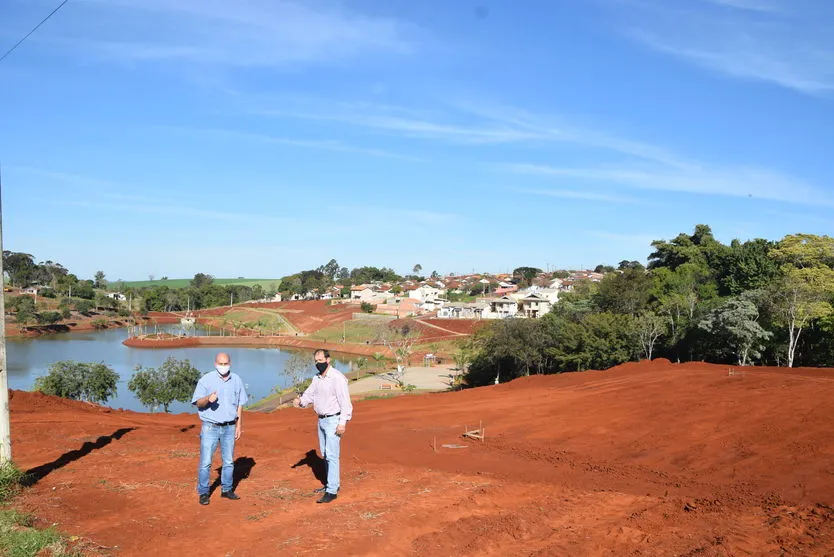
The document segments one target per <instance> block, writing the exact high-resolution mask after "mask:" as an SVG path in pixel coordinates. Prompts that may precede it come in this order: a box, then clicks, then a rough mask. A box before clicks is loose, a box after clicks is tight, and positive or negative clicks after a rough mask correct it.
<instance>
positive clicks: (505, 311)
mask: <svg viewBox="0 0 834 557" xmlns="http://www.w3.org/2000/svg"><path fill="white" fill-rule="evenodd" d="M489 311H490V314H491V315H490V317H491V318H492V319H506V318H507V317H514V316H515V314H516V313H518V300H516V299H514V298H511V297H510V296H501V297H500V298H495V299H492V300H490V301H489Z"/></svg>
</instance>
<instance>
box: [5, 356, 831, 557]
mask: <svg viewBox="0 0 834 557" xmlns="http://www.w3.org/2000/svg"><path fill="white" fill-rule="evenodd" d="M736 369H737V370H738V369H739V368H736ZM744 371H745V374H744V375H737V374H736V375H729V374H728V368H727V366H718V365H709V364H698V363H692V364H684V365H671V364H669V362H668V361H665V360H661V361H655V362H643V363H640V364H627V365H623V366H619V367H617V368H614V369H611V370H608V371H589V372H584V373H574V374H565V375H560V376H547V377H530V378H524V379H520V380H516V381H513V382H511V383H507V384H503V385H498V386H491V387H486V388H480V389H472V390H467V391H461V392H455V393H444V394H432V395H423V396H401V397H397V398H393V399H389V400H368V401H360V402H357V403H356V405H355V417H354V420H353V422H352V423H351V424H350V425H349V426H348V429H347V434H346V436H345V440H344V443H343V448H342V478H343V481H342V491H341V493H340V495H339V498H338V499H337V500H336V501H335V502H334V503H332V504H330V505H317V504H315V503H314V497H313V495H312V494H311V493H310V490H311V489H312V488H315V487H317V486H318V483H317V481H316V480H315V479H314V477H313V473H312V471H311V468H310V467H308V466H307V465H306V464H301V465H300V466H297V467H293V466H294V465H296V463H298V462H299V461H304V459H305V453H307V451H309V450H311V449H313V448H314V447H315V446H316V444H317V441H316V434H315V429H314V428H315V419H314V417H313V415H312V414H311V413H310V412H309V411H303V410H294V409H287V410H280V411H277V412H274V413H271V414H259V413H245V414H244V422H243V424H244V425H243V438H242V439H241V440H240V441H239V443H238V446H237V449H236V456H237V458H238V459H241V460H240V461H241V462H248V463H249V465H250V468H251V469H250V470H249V472H248V475H247V477H245V478H243V479H242V480H241V481H240V485H239V487H238V489H237V492H238V493H239V494H240V495H241V497H242V499H241V500H240V501H237V502H232V501H227V500H222V499H220V498H219V497H218V495H219V494H218V493H215V494H214V496H213V497H212V500H211V505H209V506H208V507H200V506H199V505H198V504H197V496H196V493H195V490H194V481H195V473H196V466H197V451H198V433H199V428H198V427H197V425H198V420H197V418H196V416H193V415H186V414H181V415H158V414H157V415H150V414H138V413H133V412H126V411H111V410H107V409H103V408H100V407H96V406H91V405H86V404H83V403H75V402H72V401H65V400H58V399H53V398H50V397H46V396H43V395H37V394H30V393H24V392H13V398H12V401H11V410H12V414H11V415H12V436H13V451H14V456H15V459H16V461H17V463H18V464H19V465H20V466H21V467H23V468H34V469H35V471H36V472H39V474H38V476H39V477H41V479H40V481H39V482H37V483H36V484H35V485H34V486H33V487H32V488H30V489H29V490H27V491H26V492H25V493H24V494H23V495H21V496H20V498H19V499H18V504H19V506H21V507H23V508H25V509H27V510H30V511H33V512H34V513H35V514H36V515H37V516H39V517H40V519H41V521H42V522H43V523H44V524H51V523H57V524H58V527H59V528H60V529H62V530H64V531H66V532H68V533H70V534H78V535H81V536H83V537H84V538H86V539H89V540H91V541H92V542H94V543H95V544H98V545H99V546H102V547H112V546H118V549H117V550H107V549H101V550H100V554H103V555H124V556H131V555H149V554H153V555H186V554H192V553H195V551H196V552H198V553H202V554H206V555H234V556H236V557H240V556H250V555H252V556H263V555H334V556H336V555H338V556H344V555H351V556H354V555H384V556H386V557H391V556H399V555H425V556H436V555H456V556H457V555H463V556H478V557H480V556H505V555H529V556H539V557H545V556H554V555H555V556H560V555H568V556H573V555H607V556H624V555H662V556H667V555H690V556H694V555H698V556H718V555H722V556H735V555H803V556H806V555H812V556H816V555H834V510H832V505H834V429H832V428H831V416H832V415H834V375H832V373H831V372H829V371H828V370H814V369H796V370H785V369H776V368H746V369H745V370H744ZM481 420H482V421H483V423H484V426H485V427H486V442H485V443H483V444H481V443H479V442H474V441H470V440H464V439H462V438H461V436H460V434H461V433H462V432H463V431H464V426H468V427H469V428H472V427H473V426H474V425H476V424H478V422H479V421H481ZM117 437H118V438H117ZM435 439H436V443H437V448H438V452H437V453H435V452H434V450H433V449H432V444H433V442H434V440H435ZM448 443H459V444H463V445H467V447H466V448H458V449H454V448H443V447H442V445H443V444H448ZM215 463H217V461H215ZM198 548H199V549H198Z"/></svg>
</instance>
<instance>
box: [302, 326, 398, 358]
mask: <svg viewBox="0 0 834 557" xmlns="http://www.w3.org/2000/svg"><path fill="white" fill-rule="evenodd" d="M384 325H387V322H381V323H369V322H368V321H363V320H351V321H345V323H344V326H343V325H333V326H332V327H327V328H325V329H321V330H320V331H316V332H315V333H313V334H311V335H310V337H309V338H314V339H318V340H324V341H326V342H341V341H342V333H344V335H345V340H346V341H347V342H353V343H358V344H362V343H364V342H365V341H366V340H370V341H374V340H376V338H377V336H378V332H379V328H380V326H384ZM380 352H385V349H384V347H382V346H380Z"/></svg>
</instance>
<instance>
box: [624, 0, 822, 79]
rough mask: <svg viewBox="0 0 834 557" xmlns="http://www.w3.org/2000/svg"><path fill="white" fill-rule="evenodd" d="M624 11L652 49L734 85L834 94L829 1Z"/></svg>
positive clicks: (662, 2)
mask: <svg viewBox="0 0 834 557" xmlns="http://www.w3.org/2000/svg"><path fill="white" fill-rule="evenodd" d="M618 5H619V4H618ZM625 6H626V7H627V8H628V10H627V11H623V12H622V13H621V14H620V15H619V16H618V19H619V20H620V21H619V23H620V25H621V26H622V27H623V29H624V30H625V33H626V34H627V36H629V37H631V38H632V39H634V40H636V41H638V42H640V43H642V44H644V45H645V46H647V47H649V48H652V49H654V50H657V51H659V52H662V53H664V54H669V55H672V56H676V57H678V58H681V59H684V60H686V61H688V62H690V63H693V64H696V65H698V66H701V67H703V68H706V69H709V70H712V71H716V72H719V73H722V74H725V75H729V76H731V77H735V78H741V79H750V80H757V81H766V82H770V83H774V84H777V85H779V86H781V87H785V88H788V89H793V90H796V91H799V92H802V93H806V94H813V95H821V94H828V93H830V92H831V91H834V33H832V27H831V21H832V18H834V9H832V8H834V4H832V3H831V2H828V0H799V1H796V2H786V1H785V0H772V1H764V0H708V1H707V2H700V3H691V2H690V3H685V4H681V3H680V2H671V1H668V0H645V1H642V2H626V3H625ZM728 8H731V9H728Z"/></svg>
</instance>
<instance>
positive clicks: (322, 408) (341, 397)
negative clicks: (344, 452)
mask: <svg viewBox="0 0 834 557" xmlns="http://www.w3.org/2000/svg"><path fill="white" fill-rule="evenodd" d="M313 358H314V359H315V362H316V369H317V370H318V372H319V373H318V375H316V376H314V377H313V382H312V383H310V386H309V387H307V390H305V391H304V394H302V395H301V396H300V397H296V398H295V400H293V401H292V403H293V406H295V407H296V408H306V407H307V406H309V405H310V404H312V405H313V411H315V413H316V414H317V415H318V432H319V449H320V450H321V456H322V458H324V460H325V462H326V464H327V485H325V486H324V487H322V488H319V489H317V490H316V491H317V492H322V491H323V492H324V494H323V495H322V496H321V499H319V500H318V501H316V503H329V502H331V501H332V500H333V499H335V498H336V494H337V493H338V492H339V451H340V444H341V440H342V435H344V434H345V428H346V427H347V423H348V422H349V421H350V419H351V418H352V417H353V404H352V403H351V402H350V393H349V392H348V382H347V378H345V376H344V375H343V374H342V372H341V371H339V370H338V369H336V368H335V367H333V366H331V365H330V353H329V352H328V351H327V350H322V349H319V350H316V351H315V353H314V354H313Z"/></svg>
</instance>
